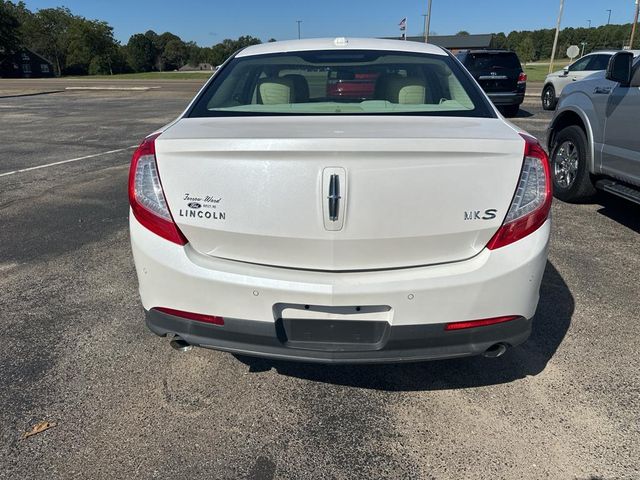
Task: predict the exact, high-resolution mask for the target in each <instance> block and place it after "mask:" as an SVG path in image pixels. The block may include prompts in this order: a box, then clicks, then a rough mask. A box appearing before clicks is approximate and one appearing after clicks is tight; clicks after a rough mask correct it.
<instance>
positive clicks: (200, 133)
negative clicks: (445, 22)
mask: <svg viewBox="0 0 640 480" xmlns="http://www.w3.org/2000/svg"><path fill="white" fill-rule="evenodd" d="M129 197H130V205H131V215H130V225H131V242H132V247H133V254H134V259H135V265H136V269H137V273H138V280H139V284H140V295H141V297H142V304H143V306H144V308H145V310H146V322H147V325H148V326H149V328H150V329H151V330H152V331H153V332H155V333H156V334H158V335H161V336H165V335H169V336H171V337H177V339H176V340H177V341H178V342H179V343H180V344H182V345H187V344H189V345H198V346H202V347H209V348H214V349H218V350H223V351H228V352H235V353H240V354H246V355H255V356H263V357H271V358H280V359H291V360H302V361H315V362H332V363H337V362H342V363H357V362H361V363H364V362H398V361H417V360H427V359H436V358H451V357H460V356H466V355H476V354H484V355H485V356H490V357H496V356H499V355H501V354H502V353H504V351H505V350H506V349H508V348H509V347H513V346H516V345H518V344H520V343H522V342H524V341H525V340H526V339H527V337H528V336H529V333H530V331H531V318H532V317H533V315H534V313H535V310H536V305H537V303H538V298H539V293H538V292H539V287H540V282H541V279H542V274H543V271H544V269H545V264H546V258H547V247H548V242H549V231H550V219H549V211H550V207H551V199H552V192H551V181H550V177H549V166H548V159H547V156H546V154H545V152H544V150H543V149H542V148H541V147H540V145H539V144H538V142H537V140H536V139H534V138H532V137H531V136H529V135H527V134H526V133H524V132H522V131H521V130H519V129H518V128H517V127H515V126H513V125H512V124H510V123H508V122H507V121H505V120H504V119H503V118H502V117H501V116H500V114H499V113H498V112H497V110H496V109H495V108H494V107H493V105H492V104H491V102H490V101H489V100H488V98H487V97H486V95H485V94H484V93H483V91H482V90H481V89H480V87H479V86H478V85H477V84H476V82H475V81H474V80H473V78H472V77H471V76H470V75H469V73H468V72H467V71H466V70H465V69H464V67H462V66H461V64H460V63H459V62H458V61H457V60H456V59H455V58H454V57H453V56H452V55H451V54H450V53H448V52H447V51H446V50H443V49H441V48H439V47H436V46H432V45H427V44H421V43H416V42H408V41H393V40H370V39H346V38H337V39H317V40H303V41H287V42H276V43H268V44H263V45H257V46H252V47H248V48H246V49H244V50H241V51H239V52H237V53H236V54H235V55H233V56H232V58H230V59H229V60H228V61H227V62H226V63H225V64H224V65H223V66H222V67H221V68H220V69H219V70H218V71H217V72H216V73H215V75H214V76H213V77H212V78H211V79H210V80H209V82H208V83H207V84H206V85H205V86H204V87H203V88H202V90H201V91H200V92H199V93H198V95H197V96H196V97H195V99H194V100H193V101H192V102H191V104H190V105H189V107H188V108H187V109H186V111H185V112H184V113H183V114H182V115H181V116H180V117H179V118H178V119H177V120H175V121H174V122H172V123H171V124H169V125H167V126H166V127H164V128H163V129H161V130H160V131H158V132H155V133H154V134H152V135H150V136H148V137H147V138H145V139H144V141H143V142H142V144H141V145H140V146H139V147H138V149H137V150H136V152H135V153H134V155H133V159H132V163H131V172H130V177H129Z"/></svg>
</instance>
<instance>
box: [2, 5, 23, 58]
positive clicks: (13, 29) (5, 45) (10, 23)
mask: <svg viewBox="0 0 640 480" xmlns="http://www.w3.org/2000/svg"><path fill="white" fill-rule="evenodd" d="M20 43H21V38H20V20H19V19H18V16H17V15H16V14H15V12H14V5H13V4H12V3H11V2H5V1H4V0H0V53H3V52H11V51H13V50H15V49H16V48H17V47H18V46H19V45H20Z"/></svg>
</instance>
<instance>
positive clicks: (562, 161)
mask: <svg viewBox="0 0 640 480" xmlns="http://www.w3.org/2000/svg"><path fill="white" fill-rule="evenodd" d="M549 163H550V168H551V178H552V180H553V194H554V196H555V197H556V198H558V199H560V200H562V201H563V202H569V203H581V202H585V201H587V200H589V199H590V198H591V197H593V196H594V195H595V193H596V189H595V188H594V187H593V183H592V182H591V174H590V172H589V167H588V165H589V163H591V151H590V149H589V142H588V141H587V136H586V134H585V133H584V130H582V128H580V127H579V126H577V125H571V126H569V127H566V128H563V129H562V130H560V132H558V134H557V135H556V136H555V139H554V142H553V150H552V151H551V156H550V157H549Z"/></svg>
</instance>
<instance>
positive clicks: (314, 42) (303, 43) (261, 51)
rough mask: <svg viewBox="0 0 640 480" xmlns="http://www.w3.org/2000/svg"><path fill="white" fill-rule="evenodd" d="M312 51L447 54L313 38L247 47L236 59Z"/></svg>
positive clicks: (407, 45) (400, 44) (405, 45)
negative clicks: (380, 51)
mask: <svg viewBox="0 0 640 480" xmlns="http://www.w3.org/2000/svg"><path fill="white" fill-rule="evenodd" d="M313 50H382V51H392V52H408V53H430V54H432V55H447V52H446V51H445V50H444V49H443V48H441V47H438V46H436V45H431V44H429V43H420V42H412V41H403V40H384V39H380V38H346V37H338V38H313V39H305V40H286V41H282V42H268V43H261V44H259V45H252V46H250V47H247V48H245V49H243V50H241V51H240V52H238V54H237V55H236V57H249V56H252V55H267V54H270V53H288V52H304V51H313Z"/></svg>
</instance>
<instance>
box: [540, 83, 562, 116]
mask: <svg viewBox="0 0 640 480" xmlns="http://www.w3.org/2000/svg"><path fill="white" fill-rule="evenodd" d="M540 99H541V100H542V108H543V109H544V110H555V109H556V105H557V104H558V99H557V98H556V89H555V88H554V87H553V85H547V86H546V87H544V88H543V89H542V95H541V96H540Z"/></svg>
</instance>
